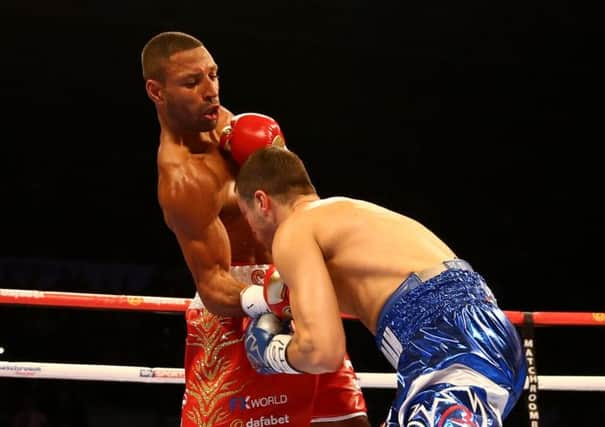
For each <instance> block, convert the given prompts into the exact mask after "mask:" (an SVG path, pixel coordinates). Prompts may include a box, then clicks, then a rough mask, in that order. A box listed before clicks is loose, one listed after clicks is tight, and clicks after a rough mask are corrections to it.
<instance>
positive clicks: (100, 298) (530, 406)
mask: <svg viewBox="0 0 605 427" xmlns="http://www.w3.org/2000/svg"><path fill="white" fill-rule="evenodd" d="M190 302H191V299H189V298H165V297H152V296H138V295H113V294H91V293H73V292H55V291H36V290H21V289H3V288H0V304H10V305H27V306H32V305H33V306H47V307H71V308H79V309H107V310H132V311H152V312H184V311H185V310H186V309H187V307H188V306H189V303H190ZM504 312H505V314H506V315H507V317H508V318H509V319H510V320H511V322H512V323H513V324H515V325H517V326H521V331H522V333H521V336H522V340H523V350H524V353H525V358H526V361H527V366H528V375H527V379H526V382H525V389H526V390H528V393H527V397H526V402H527V410H528V415H529V421H530V425H531V426H537V425H538V424H537V420H539V410H538V404H537V392H538V390H558V391H605V376H552V375H538V374H537V372H536V366H535V359H536V357H535V348H534V338H533V328H534V327H536V326H605V313H588V312H545V311H539V312H522V311H507V310H505V311H504ZM343 318H345V319H355V318H354V317H351V316H346V315H343ZM357 376H358V378H359V382H360V385H361V387H363V388H396V386H397V385H396V381H397V380H396V374H395V373H371V372H357ZM0 377H13V378H48V379H66V380H91V381H122V382H138V383H162V384H166V383H169V384H184V383H185V371H184V369H182V368H162V367H159V368H150V367H141V366H115V365H90V364H67V363H38V362H11V361H0Z"/></svg>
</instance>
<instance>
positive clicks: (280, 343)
mask: <svg viewBox="0 0 605 427" xmlns="http://www.w3.org/2000/svg"><path fill="white" fill-rule="evenodd" d="M291 340H292V335H288V334H278V335H275V336H274V337H273V338H272V339H271V342H270V343H269V345H268V346H267V349H266V350H265V360H266V361H267V363H268V364H269V366H271V368H272V369H273V370H274V371H275V372H279V373H283V374H300V373H301V372H300V371H297V370H296V369H294V367H293V366H292V365H290V362H288V357H287V355H286V350H287V349H288V344H290V341H291Z"/></svg>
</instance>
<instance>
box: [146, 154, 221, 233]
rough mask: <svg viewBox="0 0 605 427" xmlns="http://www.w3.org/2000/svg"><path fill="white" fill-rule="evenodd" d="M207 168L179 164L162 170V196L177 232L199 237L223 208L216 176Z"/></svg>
mask: <svg viewBox="0 0 605 427" xmlns="http://www.w3.org/2000/svg"><path fill="white" fill-rule="evenodd" d="M204 169H207V168H200V167H199V165H198V166H195V165H191V164H179V165H173V166H167V167H164V168H162V170H161V171H160V177H159V180H158V199H159V202H160V206H161V207H162V212H163V214H164V220H165V221H166V224H167V225H168V226H169V227H170V229H172V231H174V232H175V233H177V232H178V233H179V234H184V235H186V236H187V237H188V238H189V239H197V238H199V237H200V234H201V233H203V231H204V230H205V229H206V228H207V227H208V226H210V225H211V224H212V222H213V221H214V220H215V219H216V218H217V217H218V215H219V212H220V210H221V206H222V203H221V199H220V197H221V194H220V188H219V186H218V183H217V180H216V178H215V177H214V176H213V174H212V173H211V172H210V171H205V170H204Z"/></svg>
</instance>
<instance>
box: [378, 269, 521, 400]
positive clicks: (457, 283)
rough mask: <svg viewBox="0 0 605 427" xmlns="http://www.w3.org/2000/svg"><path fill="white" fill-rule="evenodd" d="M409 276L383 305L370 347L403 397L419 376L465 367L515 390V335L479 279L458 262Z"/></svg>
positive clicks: (517, 388)
mask: <svg viewBox="0 0 605 427" xmlns="http://www.w3.org/2000/svg"><path fill="white" fill-rule="evenodd" d="M433 271H434V272H435V274H434V275H432V274H425V273H424V272H421V273H418V274H413V275H411V276H410V277H409V278H408V279H406V280H405V281H404V282H403V283H402V284H401V286H400V287H399V288H398V289H397V290H396V291H395V292H394V293H393V295H392V296H391V297H390V298H389V300H388V301H387V303H386V304H385V305H384V307H383V309H382V311H381V313H380V316H379V321H378V325H377V333H376V343H377V345H378V347H379V348H380V349H381V351H382V352H383V354H384V355H385V356H386V358H387V359H388V360H389V362H390V363H391V364H392V365H393V366H394V367H395V368H396V369H397V370H398V372H399V376H398V378H399V379H400V380H401V383H400V387H402V388H403V389H404V394H405V393H407V391H408V388H409V387H410V384H411V382H412V381H413V380H414V379H415V378H418V377H419V376H423V375H428V374H431V373H433V372H436V371H441V370H444V369H447V368H448V367H451V366H454V365H457V366H459V365H463V366H467V367H469V368H470V369H472V370H473V371H475V372H478V373H480V374H482V375H483V376H485V377H487V378H489V379H490V380H491V381H493V382H494V383H495V384H497V385H498V386H501V387H503V388H505V389H506V390H507V391H508V392H510V393H512V397H513V398H514V397H515V396H516V395H517V394H518V393H519V392H520V390H521V388H522V386H523V384H522V379H523V378H524V358H523V353H522V350H521V345H520V339H519V336H518V334H517V332H516V330H515V328H514V326H513V325H512V324H511V322H510V321H509V320H508V319H507V318H506V316H505V314H504V313H503V312H502V310H500V309H499V308H498V306H497V304H496V301H495V299H494V297H493V294H492V292H491V291H490V289H489V288H488V286H487V284H486V282H485V280H484V279H483V277H482V276H481V275H479V274H478V273H477V272H475V271H473V269H472V268H471V267H470V265H469V264H468V263H466V262H464V261H462V260H454V261H447V262H446V263H444V266H443V267H442V268H438V269H436V270H434V269H433Z"/></svg>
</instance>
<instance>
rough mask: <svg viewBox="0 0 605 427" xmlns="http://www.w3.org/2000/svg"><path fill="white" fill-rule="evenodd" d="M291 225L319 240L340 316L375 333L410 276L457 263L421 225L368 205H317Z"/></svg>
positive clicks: (340, 201)
mask: <svg viewBox="0 0 605 427" xmlns="http://www.w3.org/2000/svg"><path fill="white" fill-rule="evenodd" d="M297 217H298V218H297ZM291 220H294V221H293V222H292V223H291V224H290V225H289V227H291V226H294V227H296V228H298V229H303V230H305V232H310V233H313V235H314V236H315V240H316V241H317V242H318V244H319V247H320V248H321V251H322V253H323V256H324V258H325V261H326V266H327V267H328V271H329V272H330V277H331V279H332V282H333V284H334V287H335V290H336V293H337V296H338V301H339V304H340V307H341V310H342V311H344V312H347V313H350V314H352V315H356V316H358V317H359V318H360V320H361V321H362V322H363V323H364V324H365V325H366V326H367V327H368V328H369V329H370V330H371V331H373V330H374V326H375V321H376V317H377V316H378V313H379V311H380V309H381V307H382V305H383V303H384V301H385V300H386V298H387V297H388V296H389V295H390V294H391V293H392V292H393V291H394V290H395V289H396V288H397V286H398V285H399V284H400V283H401V282H402V281H403V280H404V279H405V278H406V277H407V276H408V275H409V274H410V273H412V272H416V271H421V270H424V269H426V268H429V267H433V266H435V265H436V264H438V263H440V262H442V261H444V260H449V259H452V258H454V257H455V254H454V253H453V252H452V251H451V249H449V248H448V247H447V245H446V244H445V243H443V242H442V241H441V240H440V239H439V238H438V237H437V236H435V235H434V234H433V233H432V232H431V231H429V230H428V229H427V228H426V227H424V226H423V225H422V224H420V223H418V222H416V221H414V220H413V219H411V218H408V217H406V216H403V215H400V214H398V213H396V212H393V211H390V210H388V209H385V208H382V207H380V206H377V205H374V204H372V203H368V202H364V201H359V200H354V199H348V198H329V199H323V200H318V201H314V202H311V203H309V204H308V207H307V208H305V209H303V210H301V211H299V212H297V213H295V214H293V215H292V216H291V217H290V218H288V220H287V222H290V221H291ZM285 224H286V223H284V224H282V225H285ZM294 244H295V243H294ZM368 254H373V255H371V256H369V255H368ZM376 254H379V255H376Z"/></svg>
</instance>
